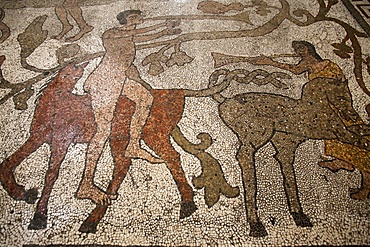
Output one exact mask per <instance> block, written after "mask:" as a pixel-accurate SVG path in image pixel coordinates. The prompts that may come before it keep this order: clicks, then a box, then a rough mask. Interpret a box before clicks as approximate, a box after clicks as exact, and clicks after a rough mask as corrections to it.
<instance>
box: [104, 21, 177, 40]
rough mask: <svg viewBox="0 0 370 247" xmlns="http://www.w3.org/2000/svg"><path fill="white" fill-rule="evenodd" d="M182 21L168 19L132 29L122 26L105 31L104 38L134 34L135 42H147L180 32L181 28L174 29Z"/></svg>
mask: <svg viewBox="0 0 370 247" xmlns="http://www.w3.org/2000/svg"><path fill="white" fill-rule="evenodd" d="M179 24H180V22H178V21H172V20H168V21H166V22H163V23H160V24H156V25H153V26H149V27H144V28H138V29H132V30H124V29H122V28H112V29H110V30H108V31H106V32H105V33H104V38H108V39H116V38H123V37H130V36H134V42H145V41H149V40H153V39H157V38H160V37H162V36H164V35H172V34H178V33H180V30H179V29H173V28H174V27H175V26H178V25H179ZM162 27H167V29H164V30H162V31H160V32H158V33H154V34H150V35H140V34H144V33H148V32H151V31H154V30H156V29H159V28H162ZM174 30H176V31H174Z"/></svg>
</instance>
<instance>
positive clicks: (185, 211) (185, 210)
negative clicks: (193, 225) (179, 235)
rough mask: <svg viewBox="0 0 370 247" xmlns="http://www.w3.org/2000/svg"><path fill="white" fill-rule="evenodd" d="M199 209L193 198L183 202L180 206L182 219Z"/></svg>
mask: <svg viewBox="0 0 370 247" xmlns="http://www.w3.org/2000/svg"><path fill="white" fill-rule="evenodd" d="M197 209H198V208H197V206H196V205H195V202H194V201H193V200H191V201H190V202H182V203H181V206H180V220H181V219H184V218H186V217H189V216H190V215H192V214H193V213H194V212H195V211H197Z"/></svg>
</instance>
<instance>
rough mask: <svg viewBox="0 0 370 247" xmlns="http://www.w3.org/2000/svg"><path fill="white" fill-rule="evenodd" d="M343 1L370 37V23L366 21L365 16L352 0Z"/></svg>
mask: <svg viewBox="0 0 370 247" xmlns="http://www.w3.org/2000/svg"><path fill="white" fill-rule="evenodd" d="M342 3H343V4H344V6H346V8H347V9H348V11H349V12H350V13H351V15H352V16H353V17H354V18H355V20H356V21H357V22H358V24H359V25H360V26H361V27H362V29H364V31H365V32H366V34H367V36H368V37H369V38H370V25H369V24H368V23H367V22H366V20H365V19H364V16H363V15H362V14H361V13H360V12H359V11H358V10H357V8H356V7H355V6H353V3H352V2H351V1H350V0H342Z"/></svg>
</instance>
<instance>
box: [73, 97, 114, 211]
mask: <svg viewBox="0 0 370 247" xmlns="http://www.w3.org/2000/svg"><path fill="white" fill-rule="evenodd" d="M98 102H100V101H98ZM94 103H95V104H94ZM92 105H93V110H94V116H95V121H96V124H97V132H96V133H95V135H94V136H93V138H92V139H91V141H90V144H89V146H88V149H87V155H86V165H85V170H84V174H83V177H82V181H81V183H80V187H79V188H78V191H77V193H76V196H77V198H80V199H91V200H92V201H93V202H94V203H96V204H100V205H107V204H110V203H111V200H112V199H116V198H117V196H116V195H107V194H106V193H105V192H104V191H102V190H101V189H100V188H98V187H97V186H95V185H94V175H95V169H96V165H97V163H98V160H99V158H100V155H101V153H102V151H103V148H104V146H105V143H106V141H107V140H108V138H109V135H110V132H111V121H112V119H113V110H114V108H115V102H114V101H111V103H110V104H108V105H106V106H104V107H101V106H100V105H99V103H96V101H94V100H93V104H92Z"/></svg>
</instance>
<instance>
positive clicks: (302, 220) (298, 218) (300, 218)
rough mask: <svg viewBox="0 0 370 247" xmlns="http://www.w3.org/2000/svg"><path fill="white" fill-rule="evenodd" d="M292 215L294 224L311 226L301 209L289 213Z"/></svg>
mask: <svg viewBox="0 0 370 247" xmlns="http://www.w3.org/2000/svg"><path fill="white" fill-rule="evenodd" d="M290 214H291V215H292V217H293V220H294V222H295V224H296V226H301V227H313V225H312V223H311V221H310V219H309V218H308V217H307V215H305V214H304V213H303V211H300V212H298V213H296V212H291V213H290Z"/></svg>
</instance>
